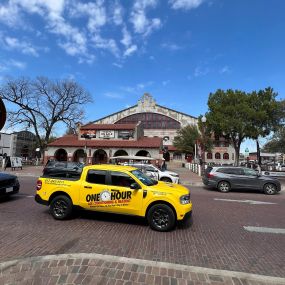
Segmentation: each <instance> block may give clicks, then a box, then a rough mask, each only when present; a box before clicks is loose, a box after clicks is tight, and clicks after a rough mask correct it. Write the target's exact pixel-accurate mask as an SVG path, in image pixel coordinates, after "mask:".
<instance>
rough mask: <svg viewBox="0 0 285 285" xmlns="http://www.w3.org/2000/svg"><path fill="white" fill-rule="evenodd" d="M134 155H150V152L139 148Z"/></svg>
mask: <svg viewBox="0 0 285 285" xmlns="http://www.w3.org/2000/svg"><path fill="white" fill-rule="evenodd" d="M136 156H147V157H151V155H150V153H149V152H148V151H146V150H139V151H138V152H137V154H136Z"/></svg>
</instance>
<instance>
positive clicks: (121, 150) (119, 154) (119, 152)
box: [114, 149, 128, 156]
mask: <svg viewBox="0 0 285 285" xmlns="http://www.w3.org/2000/svg"><path fill="white" fill-rule="evenodd" d="M123 155H128V153H127V152H126V151H125V150H123V149H119V150H117V151H116V152H115V153H114V156H123Z"/></svg>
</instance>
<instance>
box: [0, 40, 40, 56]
mask: <svg viewBox="0 0 285 285" xmlns="http://www.w3.org/2000/svg"><path fill="white" fill-rule="evenodd" d="M4 42H5V47H6V48H8V49H13V50H18V51H20V52H22V53H23V54H28V55H33V56H39V54H38V52H37V50H36V48H35V47H33V46H32V44H30V43H28V42H26V41H22V42H21V41H19V40H18V39H17V38H12V37H5V38H4Z"/></svg>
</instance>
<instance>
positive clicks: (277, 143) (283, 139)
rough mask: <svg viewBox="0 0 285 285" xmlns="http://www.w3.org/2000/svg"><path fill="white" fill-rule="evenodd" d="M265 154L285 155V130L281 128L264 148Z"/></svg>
mask: <svg viewBox="0 0 285 285" xmlns="http://www.w3.org/2000/svg"><path fill="white" fill-rule="evenodd" d="M262 150H263V151H264V152H281V153H285V128H284V127H283V126H282V127H279V128H278V130H277V131H276V132H275V133H274V135H273V136H272V138H271V139H270V140H269V141H268V142H267V143H266V144H265V145H264V146H263V148H262Z"/></svg>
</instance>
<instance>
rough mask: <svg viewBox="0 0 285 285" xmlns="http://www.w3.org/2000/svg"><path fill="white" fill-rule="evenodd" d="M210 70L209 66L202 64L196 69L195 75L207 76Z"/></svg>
mask: <svg viewBox="0 0 285 285" xmlns="http://www.w3.org/2000/svg"><path fill="white" fill-rule="evenodd" d="M209 72H210V68H209V67H202V66H197V67H196V68H195V70H194V76H195V77H200V76H205V75H207V74H208V73H209Z"/></svg>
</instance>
